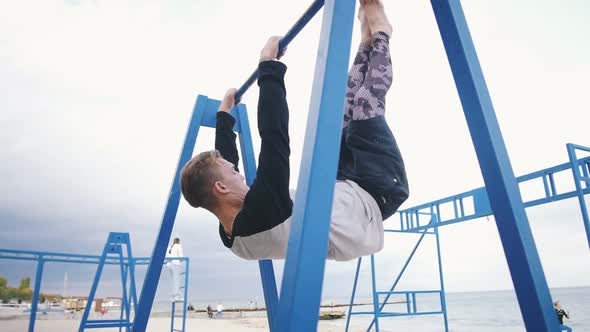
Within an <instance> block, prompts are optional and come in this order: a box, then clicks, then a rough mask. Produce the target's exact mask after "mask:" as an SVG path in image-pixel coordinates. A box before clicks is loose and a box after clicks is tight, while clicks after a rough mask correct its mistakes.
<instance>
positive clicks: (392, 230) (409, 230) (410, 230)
mask: <svg viewBox="0 0 590 332" xmlns="http://www.w3.org/2000/svg"><path fill="white" fill-rule="evenodd" d="M384 231H385V233H416V234H422V233H426V234H436V233H435V232H424V231H422V232H420V231H417V230H415V229H414V228H412V229H408V230H399V229H386V230H384Z"/></svg>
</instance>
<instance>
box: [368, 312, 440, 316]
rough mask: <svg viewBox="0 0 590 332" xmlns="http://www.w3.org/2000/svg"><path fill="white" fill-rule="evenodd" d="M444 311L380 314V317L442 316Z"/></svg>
mask: <svg viewBox="0 0 590 332" xmlns="http://www.w3.org/2000/svg"><path fill="white" fill-rule="evenodd" d="M443 313H444V312H442V311H426V312H414V313H405V312H404V313H397V312H382V313H380V314H379V316H380V317H399V316H425V315H441V314H443Z"/></svg>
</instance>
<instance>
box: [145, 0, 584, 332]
mask: <svg viewBox="0 0 590 332" xmlns="http://www.w3.org/2000/svg"><path fill="white" fill-rule="evenodd" d="M431 4H432V8H433V11H434V15H435V18H436V21H437V23H438V28H439V31H440V33H441V37H442V40H443V44H444V47H445V50H446V53H447V57H448V60H449V64H450V67H451V71H452V73H453V76H454V80H455V84H456V87H457V90H458V93H459V97H460V100H461V103H462V105H463V111H464V113H465V117H466V120H467V124H468V127H469V130H470V133H471V137H472V140H473V143H474V147H475V151H476V154H477V157H478V160H479V164H480V168H481V171H482V175H483V178H484V182H485V184H486V190H487V196H488V201H489V208H490V211H491V212H493V214H494V215H495V216H496V220H497V223H496V224H497V227H498V231H499V234H500V238H501V240H502V245H503V247H504V252H505V255H506V258H507V261H508V266H509V269H510V273H511V276H512V279H513V282H514V287H515V290H516V294H517V298H518V300H519V304H520V307H521V313H522V315H523V318H524V321H525V325H526V327H527V329H528V330H531V331H550V330H556V329H557V326H558V325H557V320H556V318H555V314H554V312H553V306H552V304H551V297H550V295H549V290H548V287H547V281H546V280H545V275H544V273H543V269H542V266H541V262H540V259H539V256H538V253H537V250H536V247H535V243H534V239H533V237H532V233H531V230H530V226H529V224H528V221H527V218H526V214H525V211H524V204H523V202H522V199H521V196H520V192H519V190H518V185H517V181H516V178H515V177H514V174H513V171H512V167H511V165H510V159H509V157H508V153H507V151H506V147H505V144H504V141H503V138H502V135H501V131H500V128H499V126H498V122H497V119H496V116H495V113H494V109H493V106H492V102H491V98H490V96H489V92H488V89H487V86H486V83H485V80H484V77H483V73H482V71H481V67H480V65H479V61H478V58H477V55H476V52H475V47H474V45H473V41H472V39H471V36H470V33H469V29H468V27H467V22H466V20H465V16H464V14H463V10H462V8H461V4H460V2H459V0H431ZM323 5H324V1H314V2H313V3H312V6H311V7H310V10H308V12H306V15H307V16H305V15H304V17H302V19H301V20H300V21H298V23H297V24H296V26H295V27H294V28H293V29H292V31H294V32H293V34H291V35H290V34H287V35H288V36H289V38H291V39H292V38H294V37H295V35H296V34H297V32H298V30H300V29H301V28H303V26H305V24H306V23H307V22H308V21H309V20H310V19H311V17H313V15H314V14H315V13H316V12H317V11H318V10H319V9H320V8H321V7H322V6H323ZM354 11H355V1H354V0H339V1H336V0H328V1H326V3H325V8H324V17H323V23H322V32H321V37H320V46H319V51H318V55H317V63H316V73H315V74H316V75H315V78H314V83H313V93H312V98H311V102H310V112H309V116H308V123H307V132H306V136H305V144H304V149H303V160H302V163H301V168H300V169H301V173H300V176H299V184H298V188H299V191H298V193H297V204H296V205H295V207H294V210H293V225H292V228H291V234H290V240H289V247H288V251H287V259H286V262H285V270H284V273H283V282H282V288H281V300H280V303H278V299H277V296H276V282H275V280H274V271H273V270H272V262H270V261H261V262H260V270H261V274H262V280H263V288H264V293H265V301H266V305H267V308H268V317H269V325H270V327H271V329H272V330H279V331H300V330H305V331H311V330H315V329H316V328H317V319H318V315H317V314H318V312H319V302H320V296H321V288H322V281H323V272H324V267H325V259H326V252H327V242H328V232H329V222H330V221H329V220H330V212H331V211H330V208H329V207H330V206H331V204H332V198H333V187H334V186H333V185H334V182H335V175H336V165H337V158H338V156H337V155H338V154H337V152H336V151H338V149H336V147H338V146H339V142H340V140H339V138H340V131H341V124H342V123H341V121H342V116H341V112H340V111H339V110H341V109H342V108H343V103H344V91H345V85H346V73H347V67H348V60H349V56H350V41H351V35H352V25H353V19H354ZM289 41H290V40H289V39H288V38H285V39H284V40H283V41H282V42H281V49H284V47H285V46H286V44H287V43H288V42H289ZM255 79H256V72H254V74H252V75H251V77H250V78H249V79H248V81H247V82H246V84H244V86H242V87H241V88H240V89H239V91H238V94H237V99H238V100H239V99H240V98H241V96H242V95H243V93H244V92H245V91H246V90H247V89H248V87H249V86H250V85H251V84H252V83H253V82H254V81H255ZM210 101H211V100H210V99H208V98H207V97H203V96H199V98H198V99H197V104H196V106H195V109H194V112H193V116H192V119H191V123H190V125H189V130H188V132H187V135H186V139H185V143H184V147H183V149H182V153H181V156H180V159H179V162H178V166H177V169H176V173H175V177H174V180H173V184H172V189H171V191H170V196H169V200H168V204H167V207H166V211H165V213H164V217H163V220H162V225H161V227H160V231H159V233H158V237H157V240H156V243H155V246H154V249H153V253H152V259H151V264H150V266H149V268H148V274H147V275H146V279H145V282H144V285H143V288H142V292H141V297H140V302H139V307H138V310H137V317H136V322H135V325H134V330H136V331H144V330H145V328H146V325H147V320H148V318H149V314H150V311H151V306H152V303H153V299H154V294H155V289H156V287H157V282H158V276H159V274H160V272H161V266H162V262H163V261H164V252H165V246H166V244H167V243H168V239H169V238H170V234H171V231H172V227H173V225H174V219H175V217H176V213H177V209H178V203H179V200H180V190H179V175H180V170H181V168H182V166H183V165H184V164H185V163H186V162H188V160H189V159H190V157H191V155H192V151H193V149H194V145H195V141H196V136H197V133H198V129H199V127H200V126H201V125H207V126H210V127H214V125H215V121H214V120H215V111H216V108H217V106H212V104H215V103H218V102H213V103H212V102H210ZM236 114H237V115H238V122H237V125H236V126H237V128H235V129H236V131H238V132H240V133H241V134H242V135H241V136H240V142H241V143H242V153H244V149H245V148H244V142H243V139H247V138H246V137H249V136H250V133H249V128H248V133H243V132H242V131H241V130H243V126H244V123H246V124H247V116H246V113H245V106H243V105H241V106H239V107H238V108H236V109H234V115H236ZM242 115H243V116H242ZM246 150H247V149H246ZM250 152H251V151H246V157H245V158H244V160H245V162H246V163H249V164H248V165H246V166H245V167H244V168H245V169H246V174H247V175H248V182H249V183H251V181H252V180H253V178H252V176H251V175H249V174H252V172H253V170H254V169H255V168H254V164H253V163H251V162H253V160H254V157H253V155H251V156H250V155H248V153H250ZM588 179H589V178H588V175H587V174H585V175H582V176H581V177H579V180H580V181H584V183H585V184H586V186H588ZM580 187H581V186H580ZM580 190H582V189H580ZM477 194H479V195H481V194H482V193H481V192H479V193H477ZM326 207H328V208H326ZM586 225H587V227H590V225H589V224H588V223H586ZM425 233H426V232H425ZM434 234H436V236H437V239H438V232H437V231H435V232H434ZM589 240H590V238H589ZM589 243H590V241H589ZM439 270H440V271H442V268H441V267H440V266H439ZM441 273H442V272H441ZM441 282H442V279H441ZM441 287H442V284H441ZM437 292H440V291H437ZM415 294H416V292H413V293H406V296H407V297H408V298H410V297H412V299H413V298H414V297H415ZM384 295H390V293H387V294H384ZM377 300H378V299H377ZM441 303H444V300H443V301H442V302H441ZM277 304H278V308H277ZM375 308H377V307H375ZM409 311H410V308H409V309H408V312H409ZM414 313H416V312H415V310H414ZM376 323H377V322H376ZM377 324H378V323H377Z"/></svg>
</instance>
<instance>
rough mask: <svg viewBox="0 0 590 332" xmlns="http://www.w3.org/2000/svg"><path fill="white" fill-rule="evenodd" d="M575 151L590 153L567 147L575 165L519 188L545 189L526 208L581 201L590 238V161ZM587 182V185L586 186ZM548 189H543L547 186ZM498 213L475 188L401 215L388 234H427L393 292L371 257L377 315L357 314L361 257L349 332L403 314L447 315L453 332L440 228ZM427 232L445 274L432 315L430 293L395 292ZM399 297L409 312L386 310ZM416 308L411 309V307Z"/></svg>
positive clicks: (541, 174) (534, 176)
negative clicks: (356, 324) (379, 278)
mask: <svg viewBox="0 0 590 332" xmlns="http://www.w3.org/2000/svg"><path fill="white" fill-rule="evenodd" d="M573 149H576V150H582V151H585V152H590V148H587V147H584V146H580V145H575V144H567V150H568V154H569V161H568V162H567V163H563V164H560V165H556V166H553V167H550V168H546V169H542V170H539V171H536V172H533V173H530V174H526V175H522V176H519V177H517V178H516V180H517V182H518V183H519V184H528V185H530V184H533V185H536V187H537V188H541V187H542V188H543V191H542V193H537V195H532V196H533V197H531V198H529V199H527V200H525V201H524V202H523V204H524V206H525V207H532V206H537V205H542V204H548V203H552V202H556V201H560V200H564V199H571V198H574V197H577V198H578V201H579V202H580V212H581V215H582V220H583V221H584V225H585V226H586V228H585V230H586V236H587V237H588V238H590V231H589V229H588V227H587V220H588V210H587V208H586V205H585V204H584V203H585V201H584V195H588V194H590V183H589V181H588V179H585V178H587V177H588V174H589V173H590V157H582V158H577V157H576V155H575V153H572V151H573ZM569 172H571V173H572V175H573V180H574V181H573V182H572V183H561V182H560V183H559V188H560V189H561V191H558V189H557V188H558V185H557V180H556V179H557V178H561V179H564V178H565V177H560V175H561V174H565V173H569ZM582 183H584V186H582ZM541 185H542V186H541ZM491 214H492V209H491V206H490V202H489V198H488V194H487V192H486V189H485V187H481V188H477V189H473V190H469V191H467V192H463V193H460V194H455V195H451V196H449V197H445V198H441V199H438V200H435V201H432V202H429V203H424V204H420V205H417V206H414V207H410V208H407V209H404V210H402V211H399V213H398V215H399V217H400V218H399V219H400V221H399V225H398V226H397V227H394V228H391V229H386V230H385V232H387V233H413V234H421V235H420V237H419V238H418V240H417V241H416V245H415V246H414V248H413V249H412V251H411V252H410V255H409V257H408V258H407V260H406V262H405V263H404V265H403V266H402V268H401V270H400V272H399V273H398V275H397V276H396V278H395V280H394V282H393V284H392V286H391V287H390V288H389V290H388V291H378V290H376V289H377V286H376V285H375V274H376V272H375V263H374V257H373V256H371V274H372V275H371V277H372V281H373V283H372V286H373V289H375V291H374V298H376V300H375V303H376V306H375V308H374V310H373V311H356V312H355V311H353V304H354V299H355V295H356V287H357V283H358V278H359V274H360V268H361V259H360V258H359V260H358V264H357V268H356V273H355V277H354V282H353V289H352V295H351V298H350V304H351V305H350V307H349V310H348V316H347V322H346V330H347V331H348V328H349V325H350V320H351V318H352V316H354V315H372V316H373V320H372V321H371V323H370V324H369V326H368V328H367V331H369V330H371V328H372V327H373V325H375V330H376V331H379V318H383V317H397V316H415V315H436V314H441V315H443V322H444V326H445V331H448V321H447V308H446V299H445V288H444V282H443V272H442V261H441V251H440V242H439V234H438V228H439V227H442V226H446V225H452V224H455V223H460V222H464V221H469V220H474V219H478V218H483V217H486V216H489V215H491ZM426 234H432V235H435V236H436V250H437V258H438V273H439V280H440V289H437V290H431V291H428V292H427V293H430V294H438V295H439V297H440V310H439V311H429V312H421V311H417V310H416V308H417V302H416V297H415V294H420V293H425V292H424V291H395V288H396V286H397V284H398V282H399V281H400V279H401V278H402V276H403V274H404V272H405V270H406V268H407V267H408V265H409V264H410V262H411V260H412V258H413V257H414V254H415V253H416V250H417V249H418V247H419V246H420V244H421V242H422V240H423V239H424V237H425V235H426ZM394 294H397V295H399V294H405V295H406V298H405V301H406V304H407V310H406V312H384V311H383V310H384V308H385V306H386V305H387V304H388V303H390V302H388V301H389V298H390V296H391V295H394ZM381 295H385V298H384V299H383V300H382V301H381V300H380V298H379V296H381ZM410 305H411V306H410Z"/></svg>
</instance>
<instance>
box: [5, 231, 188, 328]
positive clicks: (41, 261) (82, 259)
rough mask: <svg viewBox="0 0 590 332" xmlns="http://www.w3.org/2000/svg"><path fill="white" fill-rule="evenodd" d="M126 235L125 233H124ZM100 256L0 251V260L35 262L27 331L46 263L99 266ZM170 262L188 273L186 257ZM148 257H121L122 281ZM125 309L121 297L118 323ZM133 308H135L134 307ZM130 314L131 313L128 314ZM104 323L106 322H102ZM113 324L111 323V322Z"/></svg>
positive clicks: (112, 261)
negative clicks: (182, 264)
mask: <svg viewBox="0 0 590 332" xmlns="http://www.w3.org/2000/svg"><path fill="white" fill-rule="evenodd" d="M124 234H127V233H124ZM102 258H103V257H102V255H101V256H98V255H82V254H67V253H56V252H45V251H30V250H13V249H0V259H8V260H19V261H32V262H37V269H36V273H35V280H34V290H33V296H32V299H31V314H30V316H29V327H28V328H27V331H29V332H34V330H35V321H36V318H37V312H38V311H39V309H38V303H39V296H40V294H41V281H42V277H43V270H44V267H45V264H46V263H70V264H96V265H99V264H101V260H102ZM170 260H180V261H183V262H185V268H186V270H187V271H188V267H189V258H188V257H179V258H171V257H170V258H166V260H165V262H168V261H170ZM149 262H150V257H135V258H131V259H129V258H128V257H123V267H124V273H123V274H122V277H123V279H122V280H126V277H127V275H128V273H129V266H132V265H133V266H135V267H136V266H143V265H149ZM103 264H104V265H119V266H120V265H121V259H120V257H114V256H111V255H107V256H106V257H105V258H104V261H103ZM135 289H136V287H135V280H134V278H130V284H129V293H130V294H131V293H132V294H135ZM184 289H185V290H184V294H185V299H186V298H187V296H188V274H187V276H186V279H185V285H184ZM127 308H129V309H130V299H129V298H127V297H125V296H123V297H122V303H121V315H120V319H119V321H121V320H123V310H126V309H127ZM134 308H135V307H134ZM130 313H131V314H132V312H130ZM102 322H103V323H106V321H102ZM111 323H113V322H111ZM185 323H186V306H184V308H183V321H182V330H181V331H184V330H185V325H186V324H185ZM112 327H119V331H121V328H122V327H123V326H119V325H117V326H112ZM176 331H178V329H176Z"/></svg>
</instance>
